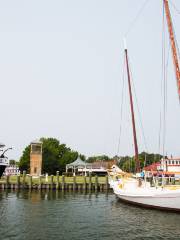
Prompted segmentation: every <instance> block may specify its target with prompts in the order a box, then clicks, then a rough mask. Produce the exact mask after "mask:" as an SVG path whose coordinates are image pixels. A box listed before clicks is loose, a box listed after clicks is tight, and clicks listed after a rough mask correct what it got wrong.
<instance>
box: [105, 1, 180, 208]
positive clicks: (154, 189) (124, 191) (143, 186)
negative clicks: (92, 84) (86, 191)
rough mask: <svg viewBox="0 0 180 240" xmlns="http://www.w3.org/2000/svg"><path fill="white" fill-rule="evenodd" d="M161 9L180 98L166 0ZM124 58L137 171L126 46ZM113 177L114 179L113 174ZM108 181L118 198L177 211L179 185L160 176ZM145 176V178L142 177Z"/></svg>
mask: <svg viewBox="0 0 180 240" xmlns="http://www.w3.org/2000/svg"><path fill="white" fill-rule="evenodd" d="M163 3H164V8H165V12H166V18H167V25H168V30H169V38H170V43H171V50H172V56H173V63H174V66H175V75H176V80H177V86H178V95H179V98H180V68H179V59H178V55H177V49H176V47H177V45H176V41H175V37H174V30H173V25H172V19H171V14H170V9H169V3H168V0H163ZM125 59H126V67H127V77H128V89H129V97H130V109H131V117H132V128H133V139H134V149H135V162H136V172H137V173H139V172H140V162H139V159H138V144H137V137H136V125H135V117H134V106H133V97H132V90H131V77H130V69H129V61H128V50H127V48H126V47H125ZM112 176H113V177H115V179H114V178H113V177H112ZM109 179H110V180H109V182H110V186H111V187H112V189H113V191H114V193H115V194H116V195H117V197H118V198H119V199H121V200H123V201H125V202H128V203H131V204H135V205H140V206H144V207H149V208H158V209H163V210H171V211H179V212H180V186H178V185H166V183H165V181H163V179H162V184H161V186H158V184H156V183H155V184H154V186H151V184H150V183H149V182H147V181H146V180H142V179H141V178H137V177H136V178H133V177H132V176H130V175H129V176H127V175H126V173H124V172H123V173H118V174H116V173H112V172H109ZM145 179H146V178H145Z"/></svg>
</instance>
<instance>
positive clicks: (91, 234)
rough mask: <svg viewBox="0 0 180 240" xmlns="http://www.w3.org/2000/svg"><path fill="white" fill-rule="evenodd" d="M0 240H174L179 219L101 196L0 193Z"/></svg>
mask: <svg viewBox="0 0 180 240" xmlns="http://www.w3.org/2000/svg"><path fill="white" fill-rule="evenodd" d="M0 239H2V240H6V239H8V240H21V239H26V240H31V239H32V240H46V239H48V240H54V239H56V240H57V239H60V240H71V239H72V240H81V239H83V240H84V239H85V240H96V239H98V240H101V239H103V240H116V239H117V240H119V239H128V240H131V239H180V214H176V213H166V212H161V211H157V210H148V209H141V208H139V207H134V206H131V205H127V204H124V203H122V202H120V201H119V200H118V199H117V198H116V197H115V196H114V195H113V194H108V195H107V194H105V193H98V194H95V193H94V194H80V193H75V194H73V193H64V194H62V193H61V192H55V191H54V192H51V191H49V192H38V191H37V192H36V191H33V192H28V191H27V192H26V191H21V192H0Z"/></svg>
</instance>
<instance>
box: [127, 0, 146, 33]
mask: <svg viewBox="0 0 180 240" xmlns="http://www.w3.org/2000/svg"><path fill="white" fill-rule="evenodd" d="M148 2H149V0H145V1H144V3H143V5H142V7H141V8H140V9H139V11H138V13H137V15H136V17H135V18H134V20H133V21H132V23H131V24H130V25H129V27H128V30H127V32H126V33H125V38H126V37H127V35H128V34H129V32H130V31H131V30H132V28H133V27H134V26H135V24H136V22H137V21H138V19H139V17H140V15H141V13H142V12H143V10H144V9H145V7H146V5H147V3H148Z"/></svg>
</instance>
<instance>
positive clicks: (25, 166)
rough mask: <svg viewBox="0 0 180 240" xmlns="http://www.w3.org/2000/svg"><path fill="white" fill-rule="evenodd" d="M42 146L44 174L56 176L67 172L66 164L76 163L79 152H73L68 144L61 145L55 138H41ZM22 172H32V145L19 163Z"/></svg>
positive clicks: (25, 151)
mask: <svg viewBox="0 0 180 240" xmlns="http://www.w3.org/2000/svg"><path fill="white" fill-rule="evenodd" d="M40 140H41V142H42V143H43V144H42V149H43V150H42V158H43V161H42V173H48V174H55V173H56V171H60V173H62V172H64V171H65V167H66V164H68V163H71V162H73V161H75V160H76V159H77V157H78V152H75V151H72V150H71V149H70V148H69V147H67V146H66V144H60V142H59V141H58V140H57V139H55V138H41V139H40ZM19 168H20V170H21V171H22V170H26V171H27V172H29V170H30V145H29V146H27V147H26V148H25V150H24V151H23V154H22V156H21V158H20V162H19Z"/></svg>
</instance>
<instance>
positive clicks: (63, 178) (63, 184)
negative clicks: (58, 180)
mask: <svg viewBox="0 0 180 240" xmlns="http://www.w3.org/2000/svg"><path fill="white" fill-rule="evenodd" d="M64 188H65V177H64V175H62V184H61V189H62V191H64Z"/></svg>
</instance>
